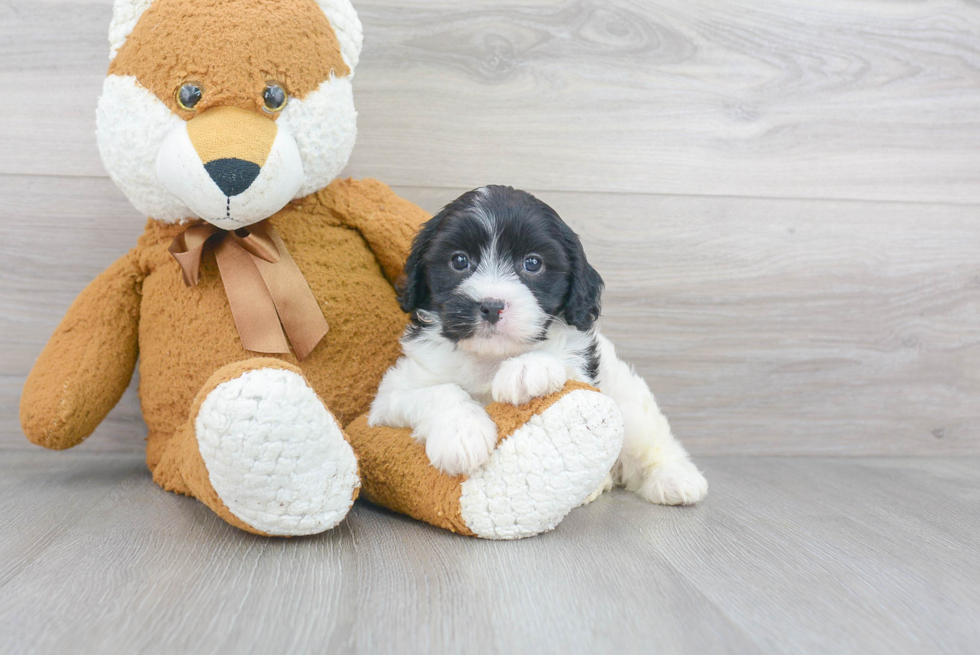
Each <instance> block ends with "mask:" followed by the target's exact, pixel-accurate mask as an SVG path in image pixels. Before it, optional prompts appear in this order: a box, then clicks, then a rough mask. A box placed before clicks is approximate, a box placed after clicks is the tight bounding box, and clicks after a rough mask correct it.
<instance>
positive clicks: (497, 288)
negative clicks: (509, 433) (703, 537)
mask: <svg viewBox="0 0 980 655" xmlns="http://www.w3.org/2000/svg"><path fill="white" fill-rule="evenodd" d="M602 288H603V282H602V278H601V277H600V276H599V274H598V273H597V272H596V271H595V269H593V268H592V267H591V266H590V265H589V262H588V260H587V259H586V257H585V251H584V250H583V248H582V243H581V241H580V240H579V238H578V236H577V235H576V234H575V233H574V232H573V231H572V230H571V228H569V227H568V226H567V225H566V224H565V223H564V221H562V219H561V218H560V217H559V216H558V214H557V213H555V211H554V210H553V209H552V208H551V207H549V206H548V205H546V204H545V203H543V202H541V201H540V200H538V199H537V198H535V197H534V196H532V195H531V194H529V193H526V192H524V191H518V190H515V189H513V188H511V187H505V186H486V187H482V188H479V189H476V190H474V191H470V192H468V193H465V194H463V195H462V196H460V197H459V198H458V199H456V200H455V201H453V202H451V203H450V204H449V205H447V206H446V207H445V208H443V209H442V211H440V212H439V213H438V214H437V215H436V216H435V217H433V218H432V219H431V220H430V221H428V222H427V223H426V224H425V225H424V226H423V227H422V229H421V231H420V232H419V234H418V235H417V236H416V237H415V241H414V243H413V246H412V252H411V255H410V256H409V258H408V262H407V263H406V265H405V279H404V280H403V282H402V284H401V285H400V288H399V294H400V295H399V301H400V302H401V306H402V309H404V310H405V311H406V312H409V313H411V323H410V325H409V326H408V328H407V329H406V332H405V336H404V337H403V339H402V346H403V349H404V353H405V354H404V357H402V358H401V359H400V360H399V361H398V362H397V364H395V366H393V367H392V368H391V370H389V371H388V373H387V374H386V375H385V377H384V380H383V381H382V383H381V387H380V389H379V390H378V395H377V397H376V398H375V401H374V404H373V405H372V407H371V414H370V423H371V424H372V425H389V426H393V427H411V428H412V429H413V430H414V436H415V437H416V438H417V439H419V440H420V441H424V442H425V447H426V453H427V454H428V456H429V459H430V460H431V462H432V464H433V465H434V466H436V467H438V468H440V469H442V470H443V471H445V472H447V473H450V474H453V475H455V474H460V473H469V472H472V471H473V470H475V469H477V468H479V467H480V466H482V465H483V464H484V463H485V462H486V461H487V460H488V459H489V457H490V454H491V453H492V452H493V449H494V446H495V445H496V442H497V428H496V426H495V425H494V423H493V421H491V420H490V417H489V416H488V415H487V413H486V411H485V410H484V407H485V406H486V405H487V404H489V403H490V402H492V401H497V402H503V403H512V404H516V405H519V404H523V403H526V402H528V401H529V400H531V399H532V398H535V397H538V396H544V395H547V394H550V393H553V392H555V391H558V390H560V389H561V388H562V387H563V386H564V384H565V382H566V381H567V380H569V379H573V380H580V381H584V382H588V383H591V384H594V385H596V386H597V387H599V389H600V390H601V391H602V392H603V393H605V394H607V395H608V396H610V397H612V399H613V400H614V401H616V404H617V405H618V407H619V409H620V411H621V412H622V414H623V419H624V425H625V434H624V441H623V450H622V454H621V455H620V457H619V461H618V462H617V463H616V466H615V467H614V468H613V472H612V474H611V476H610V478H609V479H608V480H607V481H606V484H605V485H604V486H603V488H602V489H599V490H597V492H596V494H594V495H593V497H592V498H594V497H595V496H597V495H598V494H599V493H601V492H602V491H604V490H606V489H609V488H611V487H612V486H613V484H621V485H623V486H625V487H627V488H628V489H630V490H633V491H636V492H638V493H639V494H640V495H641V496H643V497H644V498H646V499H647V500H649V501H651V502H655V503H663V504H667V505H676V504H688V503H694V502H697V501H699V500H700V499H701V498H702V497H704V495H705V493H706V492H707V489H708V484H707V482H706V481H705V479H704V477H703V476H702V475H701V473H700V472H699V471H698V470H697V468H695V466H694V465H693V464H692V463H691V461H690V459H689V457H688V454H687V452H686V451H685V450H684V448H683V446H681V445H680V443H679V442H678V441H677V440H675V439H674V437H673V435H672V434H671V432H670V426H669V425H668V423H667V420H666V419H665V418H664V416H663V414H661V413H660V410H659V408H658V407H657V403H656V401H655V400H654V398H653V394H652V393H651V392H650V389H649V388H648V387H647V384H646V382H644V380H643V378H641V377H640V376H639V375H637V374H636V373H634V372H633V370H632V369H631V368H630V366H629V365H627V364H625V363H624V362H623V361H621V360H620V359H619V358H618V357H617V356H616V351H615V348H614V347H613V345H612V343H610V341H609V340H608V339H606V338H605V337H603V336H602V335H601V334H600V333H599V331H598V326H597V325H596V321H597V320H598V318H599V311H600V297H601V295H602ZM590 500H591V498H590Z"/></svg>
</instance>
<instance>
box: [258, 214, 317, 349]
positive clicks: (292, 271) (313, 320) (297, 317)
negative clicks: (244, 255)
mask: <svg viewBox="0 0 980 655" xmlns="http://www.w3.org/2000/svg"><path fill="white" fill-rule="evenodd" d="M267 234H268V237H269V238H270V239H272V241H273V242H274V243H275V246H276V250H278V252H279V261H278V262H277V263H274V264H273V263H270V262H267V261H264V260H262V259H259V258H257V257H254V258H253V260H252V261H253V262H254V264H255V267H256V268H257V269H258V271H259V274H260V275H261V276H262V279H263V280H264V281H265V286H266V287H268V289H269V292H270V294H271V296H272V301H273V302H274V303H275V307H276V310H277V311H278V313H279V320H280V321H281V322H282V327H283V328H284V329H285V331H286V334H287V335H288V336H289V342H290V343H291V344H292V346H293V351H294V352H295V353H296V357H297V358H298V359H300V360H303V359H306V357H307V356H308V355H309V354H310V353H311V352H313V349H314V348H316V346H317V344H318V343H320V341H321V340H323V337H324V336H325V335H326V334H327V332H328V331H329V330H330V327H329V326H328V325H327V319H325V318H324V317H323V311H322V310H321V309H320V303H318V302H317V300H316V297H315V296H314V295H313V291H312V290H311V289H310V285H309V283H307V281H306V278H305V277H304V276H303V272H302V271H300V270H299V266H297V265H296V261H295V260H294V259H293V258H292V256H291V255H290V254H289V251H288V250H287V249H286V244H284V243H283V241H282V239H281V238H280V236H279V234H278V233H277V232H276V231H275V229H274V228H272V226H269V228H268V232H267Z"/></svg>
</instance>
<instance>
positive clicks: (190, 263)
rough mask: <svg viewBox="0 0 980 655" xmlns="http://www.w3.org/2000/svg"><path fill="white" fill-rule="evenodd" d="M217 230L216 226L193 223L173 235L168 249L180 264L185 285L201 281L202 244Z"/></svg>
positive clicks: (191, 285) (192, 284) (193, 284)
mask: <svg viewBox="0 0 980 655" xmlns="http://www.w3.org/2000/svg"><path fill="white" fill-rule="evenodd" d="M217 231H218V228H216V227H214V226H211V225H193V226H191V227H189V228H187V229H186V230H185V231H184V232H182V233H181V234H178V235H177V236H176V237H174V240H173V243H171V244H170V249H169V251H170V254H171V255H172V256H173V258H174V259H175V260H177V264H178V265H179V266H180V272H181V274H182V275H183V277H184V284H185V285H187V286H189V287H193V286H195V285H196V284H197V283H198V282H200V281H201V257H202V255H203V254H204V245H205V244H206V243H207V241H208V239H210V238H211V237H212V236H213V235H214V234H215V233H216V232H217Z"/></svg>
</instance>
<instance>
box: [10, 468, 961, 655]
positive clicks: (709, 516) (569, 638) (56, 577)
mask: <svg viewBox="0 0 980 655" xmlns="http://www.w3.org/2000/svg"><path fill="white" fill-rule="evenodd" d="M56 458H57V459H58V462H57V463H56V464H53V463H52V462H54V460H55V459H56ZM702 463H703V464H704V466H705V469H706V473H707V475H708V477H709V479H710V480H711V483H712V491H711V494H710V495H709V496H708V499H707V500H706V501H705V502H704V503H703V504H701V505H699V506H697V507H693V508H683V509H681V508H667V507H659V506H653V505H649V504H647V503H645V502H643V501H641V500H640V499H639V498H637V497H636V496H633V495H632V494H628V493H626V492H622V491H617V492H613V493H611V494H607V495H604V496H603V497H601V498H600V499H599V500H598V501H596V502H595V503H593V504H592V505H589V506H587V507H585V508H580V509H578V510H575V511H574V512H572V514H570V515H569V517H568V518H567V519H566V520H565V522H563V523H562V525H561V526H559V528H558V529H557V530H556V531H555V532H553V533H549V534H547V535H542V536H540V537H537V538H533V539H529V540H524V541H519V542H511V543H503V542H486V541H479V540H475V539H468V538H464V537H458V536H454V535H451V534H449V533H446V532H443V531H440V530H437V529H435V528H431V527H429V526H425V525H422V524H419V523H416V522H414V521H411V520H409V519H407V518H404V517H400V516H394V515H391V514H389V513H387V512H384V511H382V510H379V509H376V508H373V507H371V506H368V505H364V504H361V503H358V504H357V505H355V508H354V510H353V511H352V513H351V515H350V516H349V517H348V519H347V520H346V521H345V522H344V523H343V524H342V525H341V526H340V527H338V528H337V529H335V530H333V531H330V532H328V533H326V534H324V535H320V536H318V537H314V538H302V539H291V540H277V539H263V538H258V537H253V536H251V535H247V534H245V533H242V532H239V531H237V530H235V529H233V528H230V527H229V526H227V525H225V524H224V523H223V522H222V521H220V519H217V518H216V517H215V516H214V515H212V514H211V513H210V512H209V511H208V510H207V509H206V508H204V507H203V505H200V504H198V503H197V502H196V501H193V500H190V499H186V498H180V497H177V496H174V495H172V494H168V493H165V492H163V491H162V490H160V489H158V488H156V487H155V486H154V485H153V483H152V481H151V480H150V479H149V475H148V474H147V473H145V472H141V463H140V462H139V460H138V458H137V457H136V456H134V455H125V454H119V455H105V454H102V455H99V454H82V453H77V452H68V453H46V452H35V453H5V454H4V456H3V458H0V492H2V495H0V498H4V499H5V500H3V501H0V521H3V522H4V525H5V526H6V527H9V528H10V530H9V531H5V533H4V535H3V537H2V538H0V555H7V554H8V553H10V552H27V553H30V557H21V558H20V560H18V563H17V566H16V567H13V568H12V567H11V566H10V565H9V564H7V558H6V557H4V563H3V564H0V566H3V567H4V568H0V571H11V570H13V573H12V574H11V575H7V576H6V577H0V652H4V653H8V652H9V653H19V654H20V653H48V652H65V651H66V650H70V651H71V652H74V653H80V654H84V653H89V652H92V653H95V652H99V653H113V652H120V653H123V652H141V653H158V652H160V653H162V652H188V653H226V652H236V653H237V652H241V653H253V652H254V653H265V652H296V653H300V652H331V653H407V652H432V653H444V652H459V651H460V650H463V649H465V650H466V651H467V652H474V653H495V652H508V653H540V652H567V653H595V652H622V653H705V652H712V653H715V652H731V653H780V654H785V653H826V652H841V653H852V652H853V653H864V654H871V655H874V654H877V653H882V654H885V653H887V654H889V655H892V654H896V655H901V654H905V653H923V654H925V653H930V654H932V653H951V654H952V653H964V654H965V653H971V652H973V648H974V646H975V644H976V643H978V639H980V624H977V622H976V620H975V617H976V616H977V613H978V612H980V591H978V589H980V565H978V563H977V558H976V553H977V546H978V536H977V535H978V532H977V528H976V526H977V525H978V524H980V523H978V520H980V503H977V502H976V500H977V499H978V498H980V474H978V470H980V468H978V466H977V464H978V463H980V460H977V459H972V460H963V459H937V458H922V459H870V460H869V459H821V458H807V459H800V458H706V459H705V460H703V462H702ZM100 480H101V484H100ZM45 487H49V488H50V489H49V491H45V490H44V488H45ZM73 491H75V492H77V497H76V498H74V499H70V500H69V502H71V503H74V505H72V506H70V507H69V506H62V505H59V504H58V499H59V497H60V496H70V495H71V494H72V492H73ZM52 503H54V504H55V505H54V506H52ZM67 519H71V520H67ZM37 534H45V535H47V538H46V540H45V541H44V542H43V543H40V544H39V543H38V541H37V539H36V535H37ZM32 544H33V546H31V547H28V546H29V545H32ZM25 545H27V546H25ZM14 569H15V570H14Z"/></svg>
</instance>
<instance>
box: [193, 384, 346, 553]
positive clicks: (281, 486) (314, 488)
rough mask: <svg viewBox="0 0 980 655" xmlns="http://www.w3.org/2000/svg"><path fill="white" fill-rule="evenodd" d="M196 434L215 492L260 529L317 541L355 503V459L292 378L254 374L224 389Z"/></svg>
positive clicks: (205, 407)
mask: <svg viewBox="0 0 980 655" xmlns="http://www.w3.org/2000/svg"><path fill="white" fill-rule="evenodd" d="M195 432H196V434H197V440H198V446H199V449H200V452H201V456H202V458H203V459H204V464H205V466H206V467H207V471H208V476H209V478H210V482H211V486H212V487H213V488H214V490H215V491H216V492H217V494H218V496H219V497H220V498H221V500H222V502H223V503H224V504H225V506H226V507H227V508H228V510H229V511H230V512H231V513H232V514H234V515H235V516H236V517H237V518H238V519H240V520H241V521H243V522H244V523H247V524H248V525H250V526H252V527H253V528H254V529H255V530H258V531H260V532H264V533H266V534H271V535H294V536H295V535H306V534H316V533H318V532H323V531H324V530H328V529H330V528H332V527H334V526H335V525H337V524H338V523H340V522H341V521H342V520H343V519H344V517H345V516H346V515H347V512H348V511H349V510H350V507H351V505H352V504H353V498H354V495H355V493H354V492H355V490H356V489H357V487H358V486H359V484H360V483H359V480H358V476H357V459H356V457H355V456H354V452H353V450H351V447H350V446H349V445H348V443H347V441H346V440H345V438H344V435H343V433H342V432H341V429H340V427H339V426H338V425H337V422H336V420H335V419H334V417H333V416H332V415H331V414H330V412H329V411H328V410H327V408H326V407H325V406H324V404H323V403H322V402H321V401H320V399H319V398H318V397H317V395H316V393H315V392H314V391H313V390H312V389H311V388H310V387H309V386H308V385H307V384H306V381H305V380H304V379H303V377H302V376H301V375H299V374H297V373H294V372H293V371H290V370H285V369H277V368H262V369H255V370H251V371H248V372H246V373H243V374H242V375H240V376H238V377H236V378H234V379H232V380H229V381H227V382H223V383H221V384H219V385H218V386H217V387H215V388H214V389H213V390H212V391H211V392H210V393H209V394H208V395H207V398H205V400H204V402H203V403H202V404H201V408H200V411H199V412H198V415H197V419H196V421H195Z"/></svg>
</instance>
